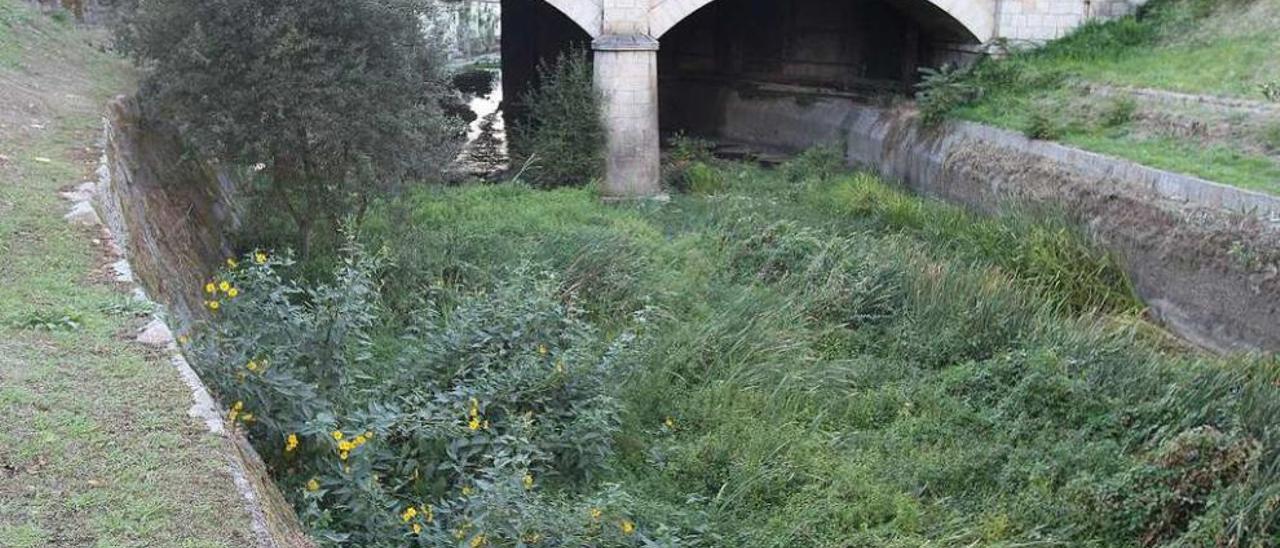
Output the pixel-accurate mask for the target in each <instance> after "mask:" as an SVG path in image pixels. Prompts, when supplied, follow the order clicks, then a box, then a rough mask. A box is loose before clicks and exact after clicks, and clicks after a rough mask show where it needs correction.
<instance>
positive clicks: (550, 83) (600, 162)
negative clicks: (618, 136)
mask: <svg viewBox="0 0 1280 548" xmlns="http://www.w3.org/2000/svg"><path fill="white" fill-rule="evenodd" d="M520 103H521V107H522V109H523V112H524V119H523V121H522V122H521V124H520V125H518V126H516V127H513V128H511V134H510V137H511V141H510V142H511V154H512V165H514V166H525V167H524V169H522V170H521V173H520V178H521V180H523V181H526V182H528V183H530V184H532V185H534V186H536V187H540V188H553V187H558V186H581V185H584V184H587V183H591V182H593V181H595V180H597V179H599V178H600V177H601V176H602V175H603V174H604V125H603V123H602V122H601V116H600V98H599V97H598V92H597V91H596V88H595V83H594V79H593V75H592V68H591V61H590V59H589V57H588V55H587V52H585V51H569V52H564V53H561V54H560V55H559V56H557V57H556V58H555V59H554V60H548V61H544V62H542V63H540V64H539V65H538V80H537V85H535V86H534V87H533V89H530V90H529V91H528V92H526V93H525V95H524V96H523V97H521V98H520Z"/></svg>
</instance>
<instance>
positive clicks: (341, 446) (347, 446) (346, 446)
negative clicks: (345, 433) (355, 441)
mask: <svg viewBox="0 0 1280 548" xmlns="http://www.w3.org/2000/svg"><path fill="white" fill-rule="evenodd" d="M352 449H355V446H354V445H351V442H349V441H347V440H342V441H340V442H338V450H339V451H342V452H344V453H345V452H347V451H350V450H352Z"/></svg>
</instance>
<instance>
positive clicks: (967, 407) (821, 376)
mask: <svg viewBox="0 0 1280 548" xmlns="http://www.w3.org/2000/svg"><path fill="white" fill-rule="evenodd" d="M812 160H813V158H807V159H806V161H812ZM820 164H821V163H820V162H819V165H817V166H816V167H815V166H804V165H801V164H797V165H792V166H787V167H785V168H783V169H781V170H777V171H773V172H769V171H762V170H759V169H757V168H752V167H747V166H740V165H732V164H729V165H718V166H715V169H717V170H718V171H719V172H720V175H719V178H720V179H721V180H722V181H724V182H725V185H726V186H725V188H724V189H722V190H721V191H719V192H717V193H715V194H713V195H684V196H677V197H676V198H675V199H674V201H673V202H672V203H671V204H668V205H666V206H664V207H661V208H657V207H652V206H631V207H606V206H601V205H598V204H597V203H596V201H595V200H594V198H593V197H592V195H591V194H590V193H589V192H588V191H585V190H562V191H556V192H550V193H546V192H536V191H531V190H527V189H522V188H517V187H510V186H498V187H484V188H467V189H449V190H433V191H424V192H422V193H420V194H418V195H417V196H415V197H414V198H413V199H412V200H411V201H410V202H408V203H407V205H405V206H404V210H405V212H404V213H403V217H400V218H397V219H395V220H392V219H391V218H390V217H388V218H387V219H384V221H385V222H383V223H382V224H376V225H374V226H373V227H372V230H371V231H370V232H369V233H368V234H367V237H368V238H370V239H372V240H373V241H375V242H382V243H387V244H388V245H389V246H390V248H391V249H392V250H393V251H392V255H393V257H396V262H397V263H398V265H399V266H398V268H400V269H401V272H400V273H399V274H398V275H397V276H396V277H395V278H393V279H392V280H391V281H390V282H389V285H388V288H387V289H388V291H389V292H391V293H392V294H394V293H396V292H412V291H413V287H414V284H415V283H420V281H421V280H422V279H426V278H434V277H437V276H444V277H445V278H446V279H450V280H452V283H458V284H469V285H472V286H474V287H475V288H476V289H477V290H478V289H480V288H483V287H484V286H486V285H487V284H491V283H493V280H500V279H503V278H504V277H506V276H512V275H514V274H513V272H516V271H515V270H513V269H512V268H511V266H512V265H515V264H520V263H523V262H524V261H529V260H532V261H534V262H541V263H542V264H544V265H546V266H547V267H548V268H550V269H551V270H556V271H559V272H562V273H564V276H565V279H566V280H572V281H566V283H565V284H564V291H563V293H562V295H563V298H565V299H567V300H571V301H575V302H578V303H582V304H584V306H585V307H586V308H587V310H588V311H590V314H589V316H590V317H591V318H592V321H593V322H594V323H596V324H597V325H598V326H599V327H600V328H601V331H602V332H603V333H617V332H620V331H622V330H624V329H627V328H630V329H635V330H637V333H639V339H638V340H637V343H636V344H635V345H633V350H632V351H631V352H630V353H628V354H627V355H626V356H625V357H623V358H621V359H620V361H619V363H620V364H623V365H620V367H619V369H618V370H617V371H616V376H615V378H614V380H615V381H616V382H617V383H618V385H619V386H618V394H619V397H620V398H621V400H622V404H623V412H622V425H621V431H620V433H619V434H618V435H617V436H616V438H615V440H614V443H615V445H616V451H615V457H614V458H613V460H612V462H611V464H610V466H609V471H608V472H607V473H606V474H605V477H606V479H605V481H608V482H617V483H619V484H621V485H623V486H624V488H625V489H626V490H627V491H628V493H630V496H631V498H630V506H629V509H630V510H631V511H633V512H634V515H635V517H636V519H637V522H639V523H642V524H649V525H653V524H660V527H661V528H664V530H668V531H678V533H673V534H674V536H676V537H679V538H682V539H683V540H684V543H686V544H691V545H715V546H798V545H813V546H921V545H974V544H977V545H988V544H992V545H1102V546H1125V545H1154V544H1170V545H1205V544H1221V545H1240V546H1247V545H1257V546H1265V545H1267V543H1268V542H1270V541H1269V540H1268V539H1273V538H1274V536H1275V535H1276V534H1277V533H1280V521H1278V516H1280V512H1278V506H1280V467H1278V466H1277V465H1276V464H1275V463H1276V462H1280V455H1278V454H1277V453H1278V452H1280V451H1278V450H1280V440H1278V439H1277V433H1276V431H1275V428H1274V426H1273V425H1274V424H1277V423H1278V422H1277V421H1280V389H1278V388H1277V385H1276V383H1277V382H1278V381H1277V379H1278V378H1280V369H1278V368H1277V365H1276V363H1275V362H1274V361H1269V360H1264V359H1247V358H1240V359H1234V360H1218V359H1211V358H1207V357H1204V356H1201V355H1198V354H1194V353H1186V354H1183V353H1171V352H1169V351H1167V350H1166V349H1164V348H1163V347H1161V346H1160V345H1159V344H1158V341H1153V340H1149V338H1148V336H1147V335H1145V334H1144V333H1145V331H1144V330H1142V329H1138V328H1136V327H1134V324H1133V323H1132V322H1115V321H1112V318H1113V317H1114V316H1115V315H1117V314H1118V315H1127V314H1129V312H1131V311H1132V310H1133V309H1134V308H1135V307H1136V306H1137V303H1136V301H1135V300H1134V299H1133V297H1132V293H1131V291H1130V290H1129V288H1128V285H1127V282H1125V280H1124V277H1123V275H1122V274H1120V272H1119V271H1118V270H1117V269H1116V268H1115V265H1114V264H1113V263H1112V262H1111V261H1110V260H1109V259H1108V258H1107V256H1106V254H1104V253H1101V252H1099V251H1097V250H1096V249H1094V248H1093V247H1092V246H1090V245H1089V244H1088V243H1087V241H1086V240H1085V239H1084V238H1083V237H1081V235H1079V234H1078V233H1076V232H1075V231H1074V230H1071V229H1069V228H1068V227H1067V225H1066V224H1065V223H1063V222H1062V221H1058V220H1053V219H1048V220H1043V219H1041V220H1038V219H1036V218H1033V217H1030V216H1013V217H1008V218H996V219H983V218H977V217H974V216H972V215H970V214H968V213H965V212H963V211H960V210H957V209H954V208H951V207H949V206H945V205H942V204H938V203H934V202H928V201H922V200H920V199H917V198H913V197H910V196H907V195H905V194H902V193H900V192H898V191H896V190H893V189H892V188H890V187H888V186H886V185H884V184H883V183H881V182H879V181H877V180H875V179H874V178H871V177H869V176H865V175H841V174H835V173H829V172H827V170H823V169H821V167H822V166H821V165H820ZM384 211H390V209H387V210H384ZM402 300H404V301H406V302H407V301H408V300H409V299H402Z"/></svg>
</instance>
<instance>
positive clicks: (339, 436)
mask: <svg viewBox="0 0 1280 548" xmlns="http://www.w3.org/2000/svg"><path fill="white" fill-rule="evenodd" d="M333 439H335V440H340V439H342V431H341V430H334V431H333Z"/></svg>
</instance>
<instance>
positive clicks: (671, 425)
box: [662, 417, 676, 430]
mask: <svg viewBox="0 0 1280 548" xmlns="http://www.w3.org/2000/svg"><path fill="white" fill-rule="evenodd" d="M662 424H664V425H666V427H667V428H670V429H672V430H674V429H675V427H676V420H675V419H673V418H671V417H667V420H664V421H662Z"/></svg>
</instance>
